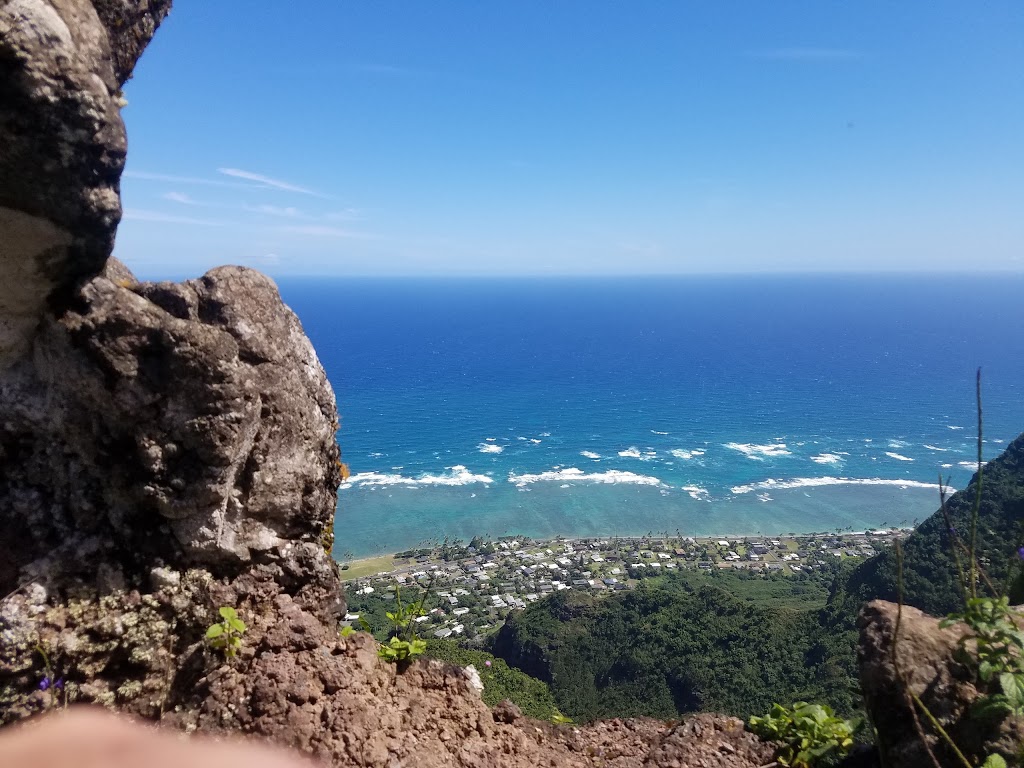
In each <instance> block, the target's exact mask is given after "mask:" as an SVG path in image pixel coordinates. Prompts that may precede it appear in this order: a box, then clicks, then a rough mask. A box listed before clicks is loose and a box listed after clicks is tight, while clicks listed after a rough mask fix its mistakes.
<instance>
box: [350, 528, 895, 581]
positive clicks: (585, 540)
mask: <svg viewBox="0 0 1024 768" xmlns="http://www.w3.org/2000/svg"><path fill="white" fill-rule="evenodd" d="M914 528H915V526H887V527H885V528H867V529H865V530H857V531H855V530H847V529H845V528H844V529H842V530H839V531H836V530H834V529H833V530H832V531H811V532H808V533H800V532H793V531H791V532H788V533H785V534H771V533H769V534H765V533H745V534H744V533H721V534H714V535H708V536H674V535H666V534H667V533H668V532H666V531H661V532H660V533H652V534H651V535H650V536H647V535H639V536H638V535H626V536H611V535H609V536H553V537H544V538H534V537H531V536H526V535H518V536H517V535H514V534H505V535H502V536H494V537H490V536H479V537H476V538H479V539H480V540H481V541H482V542H483V543H484V545H486V546H493V547H495V548H498V547H501V545H502V544H506V545H509V544H510V543H511V542H515V543H516V544H517V545H519V546H520V547H522V548H530V549H538V548H551V547H552V546H558V547H564V546H566V545H569V546H572V547H578V548H587V547H590V546H592V545H595V544H599V543H602V542H604V543H608V542H617V543H618V544H619V545H624V546H629V545H634V546H639V545H642V544H647V545H649V546H655V547H665V546H667V545H672V544H673V542H675V543H676V544H679V545H683V544H684V543H685V544H688V545H690V546H697V547H700V546H706V545H709V544H717V543H718V542H722V541H728V542H736V543H742V544H749V543H750V542H751V541H752V540H772V541H779V542H782V543H783V544H784V545H787V546H788V545H789V543H791V542H793V543H795V542H797V541H798V540H817V539H835V538H837V537H838V538H845V537H866V538H868V539H869V540H870V539H876V538H877V539H878V540H879V541H886V542H887V541H889V540H891V539H892V538H893V537H902V536H905V535H908V534H909V533H911V532H912V531H913V530H914ZM448 546H450V547H452V548H456V549H463V550H465V549H467V548H468V542H465V541H463V540H461V539H456V540H454V541H450V542H449V544H448ZM443 547H444V544H443V543H440V544H433V545H431V546H421V547H412V548H409V549H405V550H401V551H398V552H393V551H392V552H381V553H378V554H373V555H366V556H363V557H357V558H351V559H349V560H340V559H338V558H336V557H335V558H334V560H335V562H336V563H337V564H338V566H339V567H344V570H342V572H341V573H342V580H343V581H352V580H355V579H359V578H366V577H369V576H379V575H381V574H384V573H394V572H397V571H400V570H402V568H406V567H412V566H415V565H417V564H421V563H418V561H422V559H424V558H426V559H427V560H433V559H434V558H433V557H432V555H434V554H435V553H439V552H440V551H441V550H442V549H443ZM506 548H507V547H506ZM428 553H429V554H428ZM473 554H475V553H473ZM332 556H333V555H332ZM465 556H466V555H463V557H465ZM469 556H472V555H469ZM451 559H452V560H453V561H454V560H458V559H461V558H456V557H453V558H451ZM388 561H390V564H391V567H390V568H386V569H383V570H380V571H373V572H367V573H362V571H364V570H365V569H366V567H367V566H370V565H371V564H375V563H379V564H384V563H386V562H388ZM348 572H352V575H346V573H348Z"/></svg>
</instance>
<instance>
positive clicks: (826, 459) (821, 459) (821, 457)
mask: <svg viewBox="0 0 1024 768" xmlns="http://www.w3.org/2000/svg"><path fill="white" fill-rule="evenodd" d="M842 460H843V457H842V456H840V455H839V454H838V453H819V454H818V455H817V456H811V461H813V462H815V463H816V464H838V463H839V462H841V461H842Z"/></svg>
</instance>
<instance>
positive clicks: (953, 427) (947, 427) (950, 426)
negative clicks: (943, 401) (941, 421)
mask: <svg viewBox="0 0 1024 768" xmlns="http://www.w3.org/2000/svg"><path fill="white" fill-rule="evenodd" d="M946 429H963V427H957V426H954V425H952V424H947V425H946Z"/></svg>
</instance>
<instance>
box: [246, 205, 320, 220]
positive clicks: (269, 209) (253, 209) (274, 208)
mask: <svg viewBox="0 0 1024 768" xmlns="http://www.w3.org/2000/svg"><path fill="white" fill-rule="evenodd" d="M242 210H245V211H249V212H250V213H261V214H265V215H267V216H283V217H285V218H289V219H309V218H312V217H311V216H307V215H306V214H304V213H303V212H302V211H300V210H299V209H298V208H292V207H291V206H289V207H286V208H282V207H281V206H278V205H244V206H242Z"/></svg>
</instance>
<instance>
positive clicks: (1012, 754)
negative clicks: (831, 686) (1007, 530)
mask: <svg viewBox="0 0 1024 768" xmlns="http://www.w3.org/2000/svg"><path fill="white" fill-rule="evenodd" d="M897 624H898V632H897ZM858 627H859V628H860V641H859V644H858V648H857V654H858V659H859V662H860V682H861V688H862V690H863V693H864V702H865V706H866V707H867V710H868V715H869V716H870V718H871V722H872V723H873V724H874V727H875V731H876V733H877V736H878V738H877V744H878V749H879V751H880V752H881V758H882V760H881V762H882V765H886V766H891V767H892V768H897V767H898V766H908V768H909V766H923V765H932V764H933V762H932V759H931V756H930V754H929V753H931V755H934V756H935V759H936V760H937V761H938V762H939V764H940V765H942V766H950V767H951V768H952V766H962V765H963V763H962V762H961V761H960V760H959V758H958V757H957V756H956V755H955V754H954V752H953V751H952V750H951V749H950V748H949V747H948V745H947V743H946V741H945V740H944V739H943V738H942V737H941V735H940V734H939V733H938V731H937V730H936V729H935V728H934V727H933V726H932V724H931V723H930V722H929V719H928V717H927V715H926V714H924V712H923V711H922V710H921V709H920V707H919V706H918V705H916V704H915V703H914V702H913V699H912V697H911V695H914V696H917V697H918V699H919V700H920V702H921V704H922V705H923V706H924V707H926V708H927V709H928V711H929V712H931V714H932V715H933V716H934V717H935V719H936V720H937V721H938V722H939V724H940V725H941V726H942V728H943V730H945V731H946V733H947V734H948V735H949V737H950V738H951V739H952V740H953V741H954V742H955V743H956V745H957V747H958V748H959V749H960V750H961V751H962V752H963V753H964V754H965V755H966V756H967V757H968V758H969V759H971V760H973V761H974V764H978V765H980V764H981V763H982V762H983V761H984V759H985V757H987V756H988V755H990V754H993V753H998V754H1000V755H1002V756H1003V757H1004V758H1005V759H1006V760H1007V762H1008V763H1009V764H1010V765H1017V764H1018V763H1017V755H1018V754H1019V752H1020V748H1021V745H1022V744H1024V728H1022V723H1021V722H1020V719H1019V718H1006V719H996V720H991V719H984V718H979V717H977V716H976V714H975V712H974V711H972V705H974V704H975V703H976V702H977V701H978V699H979V698H980V697H981V696H982V693H981V692H979V691H978V689H977V688H976V687H975V686H974V684H973V681H974V679H975V673H974V670H973V669H972V668H971V666H970V665H969V660H968V659H967V658H965V656H964V654H963V653H961V651H960V650H959V649H960V647H961V640H962V638H963V637H964V635H965V633H966V632H967V628H966V626H965V625H962V624H961V625H954V626H951V627H947V628H943V627H941V626H940V619H936V618H934V617H931V616H928V615H926V614H924V613H922V612H921V611H919V610H918V609H916V608H910V607H908V606H904V607H903V608H902V611H901V610H900V608H899V606H897V605H896V604H894V603H889V602H885V601H883V600H875V601H873V602H871V603H868V604H867V605H865V606H864V608H863V609H862V610H861V613H860V617H859V619H858Z"/></svg>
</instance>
